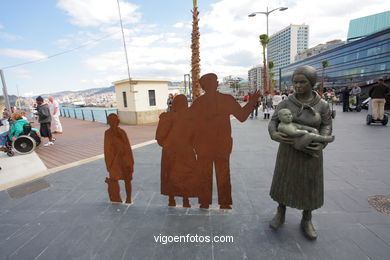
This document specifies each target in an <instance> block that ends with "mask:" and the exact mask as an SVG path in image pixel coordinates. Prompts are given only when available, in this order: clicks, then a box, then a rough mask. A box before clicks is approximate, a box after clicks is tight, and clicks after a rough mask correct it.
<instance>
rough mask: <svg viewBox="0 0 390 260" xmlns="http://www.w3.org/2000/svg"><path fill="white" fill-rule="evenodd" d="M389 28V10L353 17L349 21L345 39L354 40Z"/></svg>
mask: <svg viewBox="0 0 390 260" xmlns="http://www.w3.org/2000/svg"><path fill="white" fill-rule="evenodd" d="M387 28H390V11H386V12H383V13H379V14H373V15H369V16H365V17H360V18H357V19H353V20H351V21H350V22H349V27H348V36H347V41H354V40H357V39H360V38H362V37H366V36H368V35H370V34H373V33H376V32H379V31H382V30H385V29H387Z"/></svg>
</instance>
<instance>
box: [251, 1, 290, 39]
mask: <svg viewBox="0 0 390 260" xmlns="http://www.w3.org/2000/svg"><path fill="white" fill-rule="evenodd" d="M287 9H288V7H278V8H275V9H272V10H270V11H268V6H267V11H266V12H253V13H251V14H249V15H248V16H249V17H254V16H256V14H265V16H267V36H269V34H268V16H269V14H270V13H272V12H273V11H276V10H279V11H286V10H287Z"/></svg>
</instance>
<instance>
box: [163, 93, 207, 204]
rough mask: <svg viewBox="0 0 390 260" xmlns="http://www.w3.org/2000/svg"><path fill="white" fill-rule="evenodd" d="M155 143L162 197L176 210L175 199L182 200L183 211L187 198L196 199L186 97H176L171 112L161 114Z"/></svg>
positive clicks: (193, 154)
mask: <svg viewBox="0 0 390 260" xmlns="http://www.w3.org/2000/svg"><path fill="white" fill-rule="evenodd" d="M156 140H157V142H158V144H159V145H160V146H162V147H163V150H162V156H161V194H163V195H167V196H169V203H168V206H173V207H174V206H176V201H175V196H180V197H183V207H191V205H190V203H189V199H188V198H189V197H198V195H199V192H198V189H199V184H198V183H199V181H198V178H197V177H198V176H197V175H196V174H197V171H196V169H195V166H196V157H195V152H194V148H193V147H194V144H193V141H194V131H193V126H192V120H191V118H190V114H189V110H188V101H187V98H186V96H184V95H177V96H176V97H175V98H174V99H173V102H172V110H171V111H170V112H166V113H162V114H161V115H160V121H159V123H158V127H157V131H156Z"/></svg>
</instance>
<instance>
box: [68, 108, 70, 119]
mask: <svg viewBox="0 0 390 260" xmlns="http://www.w3.org/2000/svg"><path fill="white" fill-rule="evenodd" d="M68 117H69V118H70V112H69V109H68Z"/></svg>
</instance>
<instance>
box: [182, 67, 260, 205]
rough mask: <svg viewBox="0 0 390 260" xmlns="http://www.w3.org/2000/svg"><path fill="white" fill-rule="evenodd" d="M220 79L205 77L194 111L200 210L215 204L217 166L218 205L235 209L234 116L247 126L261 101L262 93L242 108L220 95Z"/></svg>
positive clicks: (225, 95) (254, 96) (203, 77)
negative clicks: (232, 167)
mask: <svg viewBox="0 0 390 260" xmlns="http://www.w3.org/2000/svg"><path fill="white" fill-rule="evenodd" d="M217 79H218V78H217V75H215V74H213V73H209V74H205V75H203V76H202V77H201V78H200V80H199V82H200V85H201V87H202V89H203V90H204V91H205V94H204V95H202V96H200V97H199V98H197V99H196V100H195V101H194V103H193V104H192V106H191V108H190V110H191V114H192V116H193V118H194V120H195V121H194V122H195V129H196V135H195V151H196V153H197V159H198V161H197V162H198V167H199V171H200V182H201V184H200V188H201V189H202V192H201V196H200V197H199V202H200V207H201V208H209V205H210V204H212V187H213V184H212V182H213V166H215V171H216V178H217V187H218V204H219V205H220V209H231V205H232V204H233V202H232V196H231V184H230V166H229V158H230V153H231V152H232V146H233V139H232V137H231V131H232V130H231V124H230V115H233V116H235V117H236V118H237V119H238V120H239V121H240V122H244V121H245V120H246V119H247V118H248V116H249V114H250V113H251V112H252V110H253V105H254V103H255V102H256V101H257V100H258V99H259V96H260V92H259V91H258V90H256V91H255V92H254V93H253V94H250V96H249V101H248V103H247V104H246V105H245V106H244V107H241V105H240V104H239V103H238V102H237V101H236V100H235V99H234V98H233V97H232V96H231V95H227V94H222V93H219V92H218V91H217V87H218V80H217Z"/></svg>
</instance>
